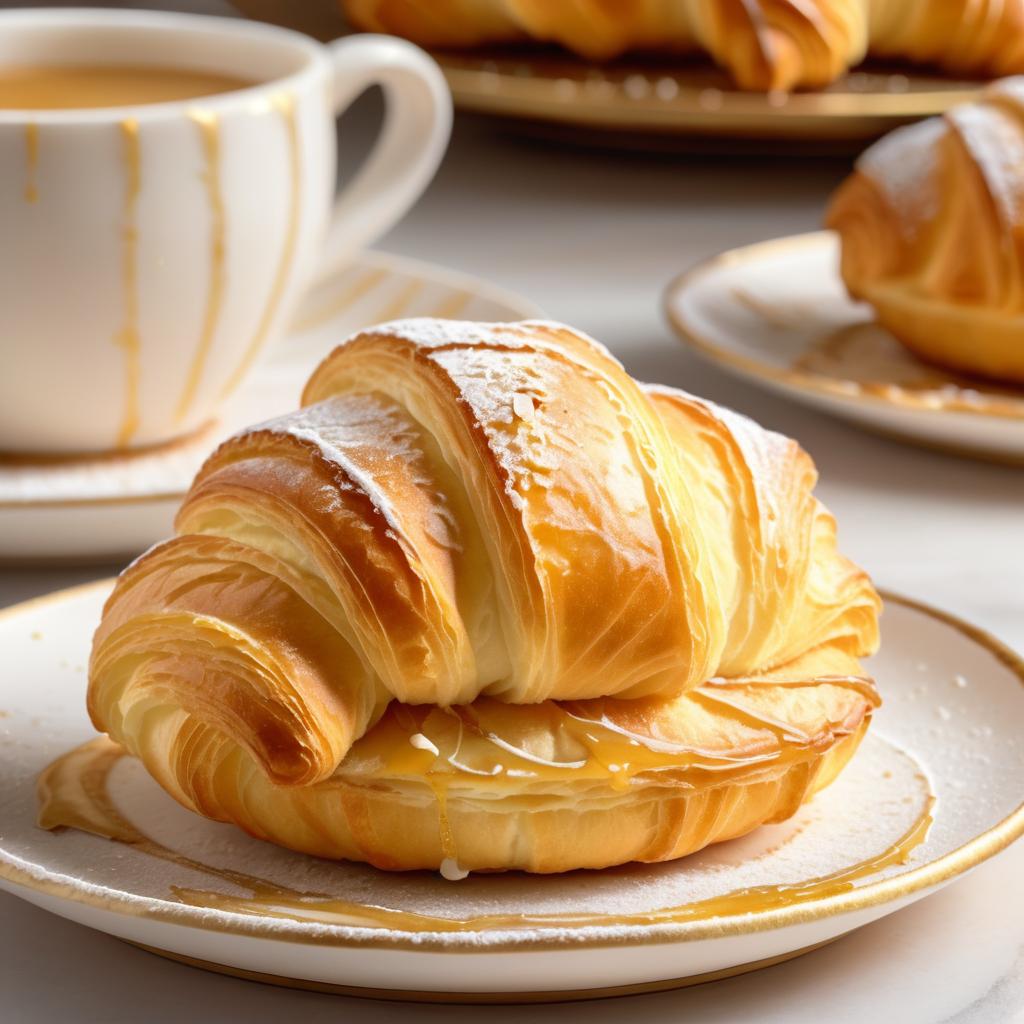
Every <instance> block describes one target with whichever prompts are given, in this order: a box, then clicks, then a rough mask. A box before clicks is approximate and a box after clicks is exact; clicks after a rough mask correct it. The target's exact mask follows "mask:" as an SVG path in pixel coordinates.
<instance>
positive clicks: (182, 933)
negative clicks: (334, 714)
mask: <svg viewBox="0 0 1024 1024" xmlns="http://www.w3.org/2000/svg"><path fill="white" fill-rule="evenodd" d="M110 586H111V583H110V581H105V582H101V583H98V584H89V585H88V586H85V587H79V588H75V589H73V590H68V591H64V592H62V593H58V594H54V595H51V596H50V597H46V598H41V599H38V600H36V601H30V602H28V603H26V604H23V605H20V606H17V607H14V608H12V609H8V610H6V611H5V612H3V613H2V614H0V646H2V648H3V650H4V652H5V659H4V665H5V666H7V668H6V669H5V672H6V675H5V678H3V680H2V682H0V695H2V696H0V780H2V785H0V822H2V823H3V828H2V830H0V888H3V889H6V890H9V891H10V892H12V893H14V894H15V895H17V896H20V897H22V898H23V899H26V900H29V901H30V902H32V903H35V904H37V905H38V906H41V907H43V908H45V909H47V910H49V911H52V912H53V913H56V914H59V915H61V916H64V917H67V918H69V919H71V920H73V921H77V922H79V923H81V924H85V925H87V926H89V927H93V928H96V929H99V930H101V931H104V932H107V933H109V934H111V935H115V936H117V937H119V938H122V939H125V940H127V941H129V942H133V943H136V944H138V945H142V946H145V947H146V948H148V949H151V950H152V951H154V952H157V953H160V954H161V955H164V956H168V957H171V958H173V959H176V960H181V961H184V962H186V963H190V964H195V965H199V966H203V967H207V968H210V969H212V970H217V971H222V972H226V973H230V974H236V975H239V976H242V977H247V978H255V979H258V980H261V981H273V982H277V983H279V984H285V985H290V986H299V987H308V988H314V989H320V990H328V991H338V992H345V993H347V994H356V995H365V996H375V997H382V998H391V999H396V998H397V999H416V1000H435V1001H436V1000H445V1001H469V1002H488V1001H490V1002H494V1001H503V1002H504V1001H513V1002H529V1001H542V1000H543V1001H550V1000H560V999H580V998H592V997H598V996H607V995H623V994H626V993H631V992H641V991H652V990H656V989H665V988H672V987H677V986H680V985H687V984H694V983H696V982H699V981H707V980H710V979H712V978H721V977H727V976H729V975H732V974H738V973H742V972H744V971H749V970H753V969H755V968H757V967H762V966H767V965H768V964H772V963H778V962H780V961H782V960H785V959H789V958H791V957H793V956H797V955H799V954H800V953H802V952H806V951H807V950H809V949H812V948H814V947H816V946H819V945H821V944H823V943H826V942H829V941H831V940H832V939H835V938H838V937H839V936H840V935H843V934H845V933H846V932H849V931H851V930H852V929H854V928H858V927H860V926H862V925H865V924H867V923H869V922H871V921H873V920H877V919H878V918H880V917H882V916H884V915H886V914H889V913H892V912H893V911H895V910H898V909H899V908H901V907H904V906H906V905H907V904H909V903H911V902H913V901H914V900H917V899H919V898H921V897H922V896H925V895H926V894H928V893H929V892H933V891H934V890H935V889H936V888H938V887H939V886H941V885H943V884H945V883H947V882H949V881H950V880H951V879H953V878H955V877H956V876H958V875H960V874H962V873H963V872H965V871H967V870H968V869H970V868H971V867H973V866H975V865H976V864H978V863H980V862H981V861H983V860H985V859H986V858H988V857H990V856H992V855H993V854H995V853H996V852H997V851H999V850H1000V849H1002V848H1003V847H1005V846H1007V845H1008V844H1009V843H1010V842H1012V841H1013V840H1014V839H1015V838H1016V837H1017V836H1019V835H1020V834H1021V833H1022V832H1024V805H1022V804H1021V796H1022V794H1024V757H1022V753H1024V686H1022V685H1021V684H1022V683H1024V662H1022V661H1021V659H1020V658H1019V657H1017V656H1016V655H1014V654H1013V653H1012V652H1010V651H1009V650H1007V649H1006V648H1005V647H1003V646H1002V645H1001V644H1000V643H999V642H998V641H996V640H994V639H993V638H992V637H989V636H987V635H986V634H984V633H982V632H981V631H980V630H977V629H975V628H973V627H971V626H969V625H967V624H965V623H963V622H962V621H960V620H958V619H955V618H953V617H952V616H949V615H946V614H944V613H942V612H938V611H935V610H934V609H931V608H927V607H925V606H923V605H919V604H916V603H914V602H911V601H907V600H905V599H902V598H898V597H893V596H889V597H888V598H887V599H886V600H887V604H886V613H885V617H884V620H883V643H882V652H881V653H880V654H878V655H877V656H875V657H874V658H873V659H871V660H870V662H869V665H868V670H869V671H870V672H872V674H873V675H874V676H875V677H876V679H877V681H878V686H879V690H880V691H881V693H882V695H883V699H884V704H883V705H882V707H881V708H880V709H879V711H878V712H877V715H876V721H875V722H874V724H873V725H872V728H871V730H870V732H869V734H868V738H867V739H866V740H865V741H864V743H863V744H862V746H861V748H860V750H859V751H858V752H857V754H856V755H855V756H854V758H853V760H852V761H851V763H850V765H849V766H848V767H847V769H846V770H845V771H844V772H843V773H842V775H841V776H840V777H839V779H838V780H837V781H836V782H834V783H833V784H832V785H831V786H829V787H828V788H827V789H825V790H823V791H822V792H821V793H820V794H818V796H816V797H815V798H814V800H812V801H811V802H810V803H809V804H808V805H806V806H805V807H804V808H803V809H802V810H801V811H800V812H799V813H798V814H797V815H796V816H795V817H794V818H792V819H790V821H788V822H784V823H782V824H778V825H769V826H765V827H762V828H760V829H758V830H756V831H755V832H753V833H751V834H750V835H748V836H745V837H743V838H741V839H738V840H733V841H731V842H728V843H720V844H717V845H714V846H711V847H708V848H707V849H706V850H703V851H701V852H700V853H697V854H694V855H693V856H691V857H687V858H684V859H682V860H679V861H675V862H671V863H665V864H652V865H642V864H631V865H625V866H623V867H620V868H614V869H609V870H605V871H574V872H569V873H566V874H563V875H527V874H523V873H519V872H508V873H504V874H483V875H471V876H470V877H469V878H467V879H465V880H463V881H461V882H447V881H445V880H444V879H442V878H441V877H440V875H438V874H434V873H428V872H402V873H390V872H382V871H377V870H376V869H374V868H371V867H368V866H366V865H362V864H351V863H344V862H338V863H334V862H330V861H324V860H318V859H315V858H311V857H305V856H302V855H300V854H296V853H293V852H291V851H288V850H285V849H282V848H279V847H276V846H272V845H270V844H268V843H263V842H260V841H258V840H255V839H252V838H251V837H249V836H247V835H245V834H244V833H243V832H242V831H241V830H239V829H236V828H234V827H233V826H230V825H225V824H219V823H215V822H211V821H207V820H206V819H204V818H201V817H199V816H197V815H194V814H191V813H190V812H188V811H186V810H184V809H183V808H182V807H180V806H179V805H178V804H176V803H175V802H174V801H173V800H172V799H171V798H170V797H169V796H168V795H167V794H166V793H164V792H163V790H161V789H160V788H159V787H158V786H157V785H156V783H155V782H153V781H152V780H151V779H150V778H149V776H148V775H147V774H146V773H145V772H144V771H143V770H142V768H141V766H140V765H139V763H138V762H136V761H135V760H134V759H131V758H128V757H119V756H117V754H118V751H117V748H115V747H113V745H112V744H109V743H108V741H106V740H97V739H95V733H94V731H93V729H92V727H91V725H90V723H89V721H88V718H87V716H86V712H85V699H84V697H85V685H86V681H85V669H84V665H85V662H86V658H87V656H88V651H89V642H90V635H91V633H92V630H93V628H94V626H95V624H96V622H97V620H98V618H99V615H100V608H101V605H102V602H103V600H104V598H105V597H106V595H107V593H108V592H109V590H110ZM15 667H16V668H15ZM89 741H91V742H92V744H93V746H92V747H90V748H88V749H92V750H98V752H99V754H100V755H101V760H102V759H104V758H106V759H107V760H106V767H105V768H103V770H102V771H101V772H99V773H98V774H97V773H86V774H82V775H75V778H76V779H78V780H80V782H81V789H80V791H79V792H81V793H83V794H85V795H86V797H87V799H88V800H89V801H98V802H96V803H95V805H94V804H93V803H88V804H87V805H86V806H89V807H91V806H96V807H100V808H101V809H102V810H104V814H109V813H110V812H112V813H113V814H114V815H115V817H116V820H117V821H118V822H119V823H127V828H128V831H129V834H132V836H133V838H132V842H130V843H126V842H122V841H119V840H117V839H114V840H111V839H102V838H98V837H97V836H95V835H92V834H89V833H86V832H82V831H78V830H77V829H73V828H67V829H57V830H55V831H46V830H44V829H42V828H39V827H37V825H36V820H37V811H38V806H39V805H38V797H37V790H36V786H37V779H38V777H39V774H40V772H41V771H43V770H44V769H45V768H47V766H49V765H51V764H53V763H54V762H55V761H56V760H57V759H63V762H62V763H65V764H67V763H68V762H67V759H66V758H65V757H64V755H67V754H68V753H69V752H70V751H72V750H75V749H76V748H80V745H81V744H83V743H86V742H89ZM104 744H105V745H106V746H104ZM108 753H111V754H113V757H109V758H108V757H107V754H108ZM74 806H75V807H76V808H78V807H81V806H83V805H81V804H79V803H78V801H77V800H76V802H75V803H74ZM96 820H100V821H102V820H105V818H104V815H103V814H101V815H100V817H99V818H98V819H96ZM94 827H95V826H94ZM119 827H120V826H119ZM101 830H102V827H101ZM281 893H287V894H290V895H287V896H284V897H282V896H281V895H280V894H281ZM770 897H776V898H774V899H773V898H770ZM385 908H386V909H385ZM484 915H487V916H486V917H485V916H484ZM539 953H542V954H543V955H540V956H538V954H539ZM598 985H599V986H600V987H599V988H595V986H598Z"/></svg>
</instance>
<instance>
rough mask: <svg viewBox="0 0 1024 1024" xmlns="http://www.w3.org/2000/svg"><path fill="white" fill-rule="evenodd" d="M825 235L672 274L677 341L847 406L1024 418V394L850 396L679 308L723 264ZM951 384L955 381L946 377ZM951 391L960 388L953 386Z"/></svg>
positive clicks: (722, 256)
mask: <svg viewBox="0 0 1024 1024" xmlns="http://www.w3.org/2000/svg"><path fill="white" fill-rule="evenodd" d="M829 234H831V232H828V231H811V232H808V233H807V234H802V235H789V236H787V237H785V238H773V239H769V240H768V241H766V242H755V243H753V244H752V245H744V246H740V247H739V248H735V249H727V250H725V251H724V252H720V253H718V254H717V255H715V256H711V257H709V258H708V259H706V260H702V261H701V262H700V263H697V264H695V265H694V266H692V267H690V268H689V269H688V270H684V271H683V272H682V273H681V274H677V275H676V276H675V277H674V278H673V279H672V280H671V281H670V282H669V283H668V285H667V286H666V287H665V290H664V292H663V293H662V309H663V310H664V313H665V317H666V319H667V320H668V322H669V324H670V326H671V327H672V329H673V330H674V331H675V333H676V335H677V337H678V338H679V340H680V341H682V342H684V343H685V344H686V345H688V346H689V347H690V348H692V349H694V351H696V352H698V353H700V354H701V355H703V356H706V357H707V358H709V359H711V360H712V361H713V362H716V363H718V364H720V365H721V366H725V367H726V368H728V369H731V370H738V371H739V372H741V373H743V374H745V375H746V376H751V377H757V378H760V379H762V380H769V381H772V382H774V383H778V384H784V385H786V386H788V387H790V388H794V389H796V390H800V391H810V392H814V393H816V394H819V395H823V396H827V397H828V398H832V399H838V400H840V401H842V402H845V403H847V404H855V405H875V406H878V407H896V408H899V409H906V410H911V411H913V412H951V413H958V414H968V415H974V416H984V417H993V418H997V419H1009V420H1024V398H1022V399H1021V401H1020V402H1019V403H1018V402H1012V403H1011V402H1007V401H1005V400H1003V399H999V398H992V399H989V400H988V404H986V399H987V396H986V394H985V392H975V394H977V395H978V396H979V398H977V399H974V400H970V401H969V400H967V399H964V398H962V397H960V396H959V395H958V394H957V393H956V391H950V390H947V389H943V390H939V389H934V390H932V389H910V388H903V387H900V386H899V385H896V384H893V385H890V386H888V387H887V389H886V394H885V395H879V394H874V393H870V392H863V391H861V392H858V393H857V394H856V395H851V394H850V392H849V391H848V390H847V388H846V387H845V386H844V383H843V382H842V381H840V380H838V379H836V378H833V377H825V376H821V375H819V374H814V373H807V372H805V371H801V370H793V369H788V368H786V367H782V366H775V365H773V364H772V363H768V362H765V361H764V360H762V359H758V358H756V357H754V356H750V355H743V354H741V353H739V352H734V351H732V350H731V349H729V348H727V347H726V346H724V345H722V344H721V343H720V342H718V341H716V340H715V339H714V338H710V337H708V335H707V334H706V333H702V332H701V331H699V330H698V329H697V328H696V327H695V326H694V325H693V323H691V322H690V321H689V320H687V318H686V317H685V315H684V314H683V313H682V312H681V311H680V309H679V298H680V296H681V295H682V294H683V293H684V292H686V291H687V290H689V289H690V288H691V286H693V285H694V284H695V283H696V282H697V281H699V280H700V279H701V278H704V277H706V276H707V275H709V274H712V273H714V272H715V271H717V270H720V269H721V268H722V267H733V266H738V265H742V264H744V263H749V262H754V261H762V260H764V259H765V258H766V257H767V258H773V257H776V256H785V255H788V254H790V253H792V252H794V251H799V250H801V249H813V248H815V247H817V246H820V245H821V244H822V242H823V240H824V239H825V238H826V237H827V236H828V235H829ZM951 383H955V382H953V381H952V380H951ZM956 390H957V391H958V390H961V389H960V388H959V386H957V388H956ZM972 452H973V449H972Z"/></svg>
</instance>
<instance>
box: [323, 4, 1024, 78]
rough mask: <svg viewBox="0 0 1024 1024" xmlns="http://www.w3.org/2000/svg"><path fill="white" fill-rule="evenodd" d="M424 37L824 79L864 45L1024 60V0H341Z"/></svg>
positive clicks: (1018, 66)
mask: <svg viewBox="0 0 1024 1024" xmlns="http://www.w3.org/2000/svg"><path fill="white" fill-rule="evenodd" d="M341 3H342V7H343V8H344V10H345V12H346V14H347V16H348V17H349V19H350V20H351V21H352V22H353V24H355V25H356V26H357V27H359V28H364V29H369V30H370V31H374V32H391V33H394V34H395V35H400V36H405V37H406V38H408V39H412V40H413V41H414V42H416V43H419V44H420V45H422V46H433V47H473V46H481V45H488V44H495V43H515V42H524V41H527V40H535V41H538V42H551V43H558V44H559V45H561V46H564V47H566V48H568V49H570V50H573V51H575V52H576V53H578V54H580V55H581V56H583V57H586V58H589V59H591V60H605V59H608V58H610V57H616V56H619V55H620V54H623V53H626V52H628V51H649V52H669V53H681V52H688V51H694V50H697V51H704V52H706V53H708V54H709V55H710V56H711V57H712V58H713V59H714V60H715V61H716V62H717V63H718V64H720V65H721V66H723V67H724V68H726V69H727V70H728V71H729V73H730V74H731V75H732V77H733V78H734V79H735V81H736V83H737V84H738V85H739V86H740V87H741V88H745V89H755V90H774V89H792V88H798V87H805V88H821V87H823V86H825V85H827V84H828V83H829V82H832V81H834V80H835V79H836V78H838V77H839V75H841V74H842V73H843V72H844V71H845V70H847V68H850V67H852V66H853V65H855V64H858V63H859V62H860V61H861V60H863V58H864V56H865V53H866V52H869V51H870V52H871V53H873V54H875V55H877V56H880V57H884V58H897V59H902V60H911V61H914V62H917V63H923V64H932V65H937V66H939V67H942V68H944V69H946V70H948V71H950V72H952V73H954V74H961V75H972V76H982V77H992V78H994V77H998V76H1002V75H1008V74H1018V73H1020V72H1022V71H1024V0H617V2H615V3H608V2H607V0H574V2H572V3H567V2H559V0H341Z"/></svg>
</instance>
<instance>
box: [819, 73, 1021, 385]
mask: <svg viewBox="0 0 1024 1024" xmlns="http://www.w3.org/2000/svg"><path fill="white" fill-rule="evenodd" d="M825 222H826V225H827V226H828V227H831V228H834V229H835V230H836V231H837V232H838V233H839V236H840V240H841V244H842V259H841V267H840V269H841V273H842V277H843V281H844V282H845V283H846V287H847V289H848V290H849V292H850V294H851V295H852V296H853V297H855V298H858V299H863V300H865V301H866V302H869V303H870V304H871V305H872V306H873V307H874V310H875V314H876V316H877V318H878V321H879V322H880V323H881V324H882V325H883V326H884V327H886V328H888V330H890V331H891V332H892V333H893V334H894V335H895V336H896V337H897V338H899V340H900V341H902V342H903V344H904V345H906V346H907V347H908V348H909V349H910V350H911V351H913V352H914V353H915V354H917V355H919V356H921V357H922V358H923V359H926V360H928V361H929V362H933V363H936V364H938V365H941V366H945V367H948V368H951V369H954V370H958V371H966V372H968V373H975V374H981V375H984V376H987V377H991V378H993V379H996V380H1003V381H1013V382H1019V383H1024V235H1022V224H1024V78H1010V79H1006V80H1004V81H1001V82H996V83H994V84H993V85H991V86H989V87H988V89H987V90H986V91H985V93H984V95H983V97H982V98H981V100H980V101H979V102H977V103H970V104H964V105H962V106H958V107H955V108H953V109H952V110H950V111H949V112H947V113H946V114H945V115H943V116H942V117H941V118H932V119H930V120H928V121H924V122H922V123H921V124H918V125H914V126H911V127H909V128H901V129H898V130H897V131H895V132H892V133H891V134H890V135H888V136H886V137H885V138H884V139H882V140H881V141H880V142H878V143H876V144H875V145H874V146H872V147H871V148H870V149H869V150H867V152H865V153H864V154H863V155H862V156H861V158H860V159H859V160H858V162H857V167H856V169H855V171H854V172H853V174H852V175H850V177H849V178H848V179H847V180H846V181H845V182H844V183H843V184H842V185H841V186H840V188H839V189H838V191H837V192H836V194H835V196H834V197H833V199H832V202H831V204H830V206H829V210H828V213H827V215H826V219H825Z"/></svg>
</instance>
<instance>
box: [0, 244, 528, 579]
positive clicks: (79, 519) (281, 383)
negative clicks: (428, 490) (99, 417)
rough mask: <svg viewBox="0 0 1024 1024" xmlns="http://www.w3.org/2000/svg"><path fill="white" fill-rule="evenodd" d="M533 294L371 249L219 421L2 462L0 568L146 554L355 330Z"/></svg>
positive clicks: (319, 299)
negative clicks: (184, 502)
mask: <svg viewBox="0 0 1024 1024" xmlns="http://www.w3.org/2000/svg"><path fill="white" fill-rule="evenodd" d="M537 315H538V310H537V308H536V307H535V306H534V305H533V304H532V303H530V302H528V301H527V300H526V299H523V298H520V297H519V296H518V295H514V294H512V293H511V292H506V291H504V290H502V289H500V288H497V287H494V286H492V285H490V284H487V283H486V282H484V281H481V280H479V279H477V278H474V277H471V276H468V275H465V274H460V273H457V272H456V271H452V270H447V269H445V268H443V267H438V266H435V265H433V264H429V263H421V262H419V261H416V260H411V259H407V258H405V257H399V256H393V255H390V254H388V253H380V252H367V253H363V254H362V255H360V256H359V257H358V258H357V259H356V260H355V261H354V262H353V263H352V264H350V265H349V266H348V267H346V268H345V269H343V270H341V271H339V272H338V273H336V274H334V275H331V276H330V277H328V278H327V279H326V280H325V281H323V282H321V283H320V284H319V285H318V286H317V287H316V288H314V289H313V290H312V291H311V292H310V293H309V294H308V295H307V296H306V298H305V300H304V301H303V303H302V306H301V307H300V309H299V311H298V314H297V315H296V317H295V319H294V321H293V323H292V328H291V330H290V331H289V333H288V334H287V336H286V337H285V338H283V339H282V340H281V341H280V342H279V343H278V344H277V346H275V347H274V348H273V349H272V350H271V351H270V352H269V353H268V354H267V355H266V356H265V357H264V359H263V360H262V361H261V363H260V365H259V366H258V367H256V368H255V369H254V370H253V372H252V373H251V374H250V376H249V377H248V378H247V380H246V381H245V382H244V383H243V385H242V387H241V388H240V389H239V391H238V392H237V394H236V395H235V396H234V398H232V399H231V401H230V402H229V403H228V404H227V406H226V407H225V408H224V410H223V412H222V414H221V416H220V417H219V418H218V419H217V420H216V421H215V422H213V423H211V424H210V425H209V426H207V427H206V428H205V429H203V430H201V431H199V432H198V433H196V434H194V435H192V436H191V437H189V438H185V439H183V440H181V441H178V442H173V443H171V444H167V445H161V446H160V447H158V448H153V449H148V450H146V451H144V452H140V453H138V454H131V455H126V454H116V453H113V454H109V455H108V454H104V455H100V456H96V457H82V458H73V459H66V460H41V461H32V460H29V459H27V458H26V459H20V458H13V459H12V458H7V459H2V460H0V561H3V562H7V563H10V562H22V561H24V562H30V563H39V562H67V561H82V562H88V561H97V560H101V559H106V558H113V557H120V556H124V555H130V554H137V553H138V552H139V551H142V550H143V549H144V548H146V547H148V546H149V545H150V544H153V543H154V542H156V541H157V540H160V539H162V538H163V537H166V536H168V535H169V534H170V533H171V532H172V521H173V519H174V513H175V511H176V510H177V508H178V505H179V504H180V502H181V499H182V497H183V495H184V493H185V491H186V490H187V489H188V487H189V485H190V484H191V482H192V477H193V476H194V475H195V473H196V470H197V469H199V467H200V465H201V464H202V462H203V460H204V459H205V458H206V456H207V455H208V454H209V453H210V451H211V450H212V449H213V447H214V446H215V445H217V444H218V443H219V442H220V441H222V440H224V438H226V437H228V436H230V435H231V434H233V433H234V432H235V431H237V430H239V429H241V428H243V427H246V426H249V425H250V424H252V423H259V422H260V421H262V420H265V419H268V418H270V417H272V416H277V415H280V414H282V413H286V412H290V411H291V410H293V409H295V408H297V406H298V402H299V395H300V393H301V391H302V387H303V385H304V384H305V382H306V379H307V378H308V377H309V375H310V374H311V373H312V371H313V369H314V368H315V367H316V365H317V364H318V363H319V362H320V360H321V359H322V358H323V357H324V356H326V355H327V353H328V352H330V351H331V349H332V348H333V347H334V346H335V345H337V344H338V342H340V341H342V340H344V338H345V337H347V336H348V335H349V334H351V333H352V332H354V331H357V330H359V329H360V328H362V327H366V326H369V325H370V324H375V323H380V322H381V321H385V320H394V319H397V318H399V317H406V316H436V317H451V318H456V319H467V320H522V319H524V318H528V317H534V316H537Z"/></svg>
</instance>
